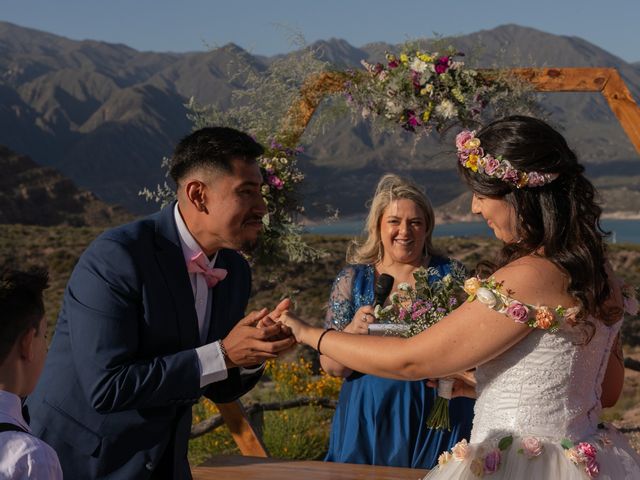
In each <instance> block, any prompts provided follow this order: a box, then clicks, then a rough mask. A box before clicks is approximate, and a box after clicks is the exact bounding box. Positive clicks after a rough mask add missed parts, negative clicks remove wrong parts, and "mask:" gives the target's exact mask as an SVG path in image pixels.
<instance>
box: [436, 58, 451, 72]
mask: <svg viewBox="0 0 640 480" xmlns="http://www.w3.org/2000/svg"><path fill="white" fill-rule="evenodd" d="M435 68H436V73H437V74H438V75H442V74H443V73H445V72H446V71H447V70H449V57H446V56H445V57H440V58H439V59H438V60H437V61H436V67H435Z"/></svg>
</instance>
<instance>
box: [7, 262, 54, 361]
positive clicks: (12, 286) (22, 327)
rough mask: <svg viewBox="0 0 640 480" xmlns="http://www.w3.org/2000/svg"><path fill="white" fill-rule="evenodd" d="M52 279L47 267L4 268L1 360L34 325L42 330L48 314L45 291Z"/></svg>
mask: <svg viewBox="0 0 640 480" xmlns="http://www.w3.org/2000/svg"><path fill="white" fill-rule="evenodd" d="M48 283H49V276H48V274H47V271H46V269H44V268H39V267H34V268H32V269H30V270H27V271H22V270H13V269H4V270H3V271H2V272H0V363H2V362H4V360H5V359H6V358H7V355H8V354H9V352H10V351H11V349H12V348H13V345H14V344H15V343H16V342H17V341H18V340H19V339H20V338H21V336H22V335H23V334H24V333H26V332H27V331H28V330H29V329H30V328H35V330H36V333H39V332H38V330H39V327H40V321H41V320H42V316H43V315H44V302H43V300H42V291H43V290H44V289H45V288H47V287H48Z"/></svg>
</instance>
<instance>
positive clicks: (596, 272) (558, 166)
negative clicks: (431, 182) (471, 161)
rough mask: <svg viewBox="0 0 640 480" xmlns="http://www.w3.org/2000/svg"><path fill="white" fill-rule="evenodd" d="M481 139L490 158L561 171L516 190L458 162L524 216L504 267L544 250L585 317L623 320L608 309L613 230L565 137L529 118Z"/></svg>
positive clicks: (486, 192)
mask: <svg viewBox="0 0 640 480" xmlns="http://www.w3.org/2000/svg"><path fill="white" fill-rule="evenodd" d="M476 137H477V138H478V139H480V142H481V147H482V148H483V150H484V152H485V155H486V154H491V155H492V156H493V157H498V156H502V158H503V159H505V160H508V161H509V162H511V164H512V165H513V167H514V168H516V169H517V170H520V171H523V172H531V171H536V172H539V173H555V174H558V178H557V179H555V180H554V181H552V182H550V183H547V184H546V185H543V186H541V187H523V188H516V187H515V185H512V184H510V183H507V182H504V181H502V180H500V179H497V178H495V177H490V176H488V175H485V174H483V173H477V172H473V171H472V170H471V169H467V168H465V167H463V166H462V165H460V164H459V163H458V168H459V171H460V172H461V174H462V175H463V177H464V179H465V180H466V182H467V183H468V184H469V186H470V187H471V189H472V190H473V191H474V192H475V193H478V194H480V195H483V196H487V197H490V198H501V199H503V200H505V201H507V202H508V203H509V204H511V205H512V206H513V208H514V210H515V214H516V218H517V239H518V241H517V242H513V243H507V244H506V245H505V246H504V247H503V249H502V251H501V253H500V255H499V258H498V262H497V266H498V267H500V266H503V265H505V264H507V263H509V262H511V261H513V260H515V259H517V258H520V257H523V256H526V255H530V254H535V252H538V251H540V250H543V251H544V256H545V258H547V259H549V260H550V261H551V262H553V263H554V264H555V265H557V266H558V267H559V268H560V269H561V270H563V271H565V272H567V273H568V275H569V288H568V291H569V293H570V294H571V295H572V296H573V297H574V298H576V299H578V300H579V301H580V303H581V304H582V306H583V308H584V311H585V313H590V314H592V315H594V316H595V317H596V318H600V319H601V321H603V322H604V323H605V324H611V323H614V322H615V321H616V320H617V319H618V317H617V316H616V313H615V312H613V311H612V310H611V308H606V307H605V305H606V304H607V302H606V300H607V299H608V298H609V295H610V289H609V284H608V278H607V273H606V271H605V262H606V258H605V256H606V245H605V242H604V236H605V235H606V232H605V231H604V230H603V229H602V227H601V226H600V214H601V213H602V209H601V208H600V207H599V206H598V205H597V204H596V202H595V199H594V197H595V189H594V187H593V185H592V184H591V182H590V181H589V180H587V179H586V178H585V176H584V175H583V172H584V167H583V166H582V165H580V163H578V159H577V158H576V155H575V153H573V151H572V150H571V149H570V148H569V146H568V145H567V142H566V141H565V139H564V137H563V136H562V135H560V133H558V132H557V131H555V130H554V129H553V128H552V127H550V126H549V125H547V124H546V123H545V122H543V121H541V120H538V119H535V118H531V117H525V116H511V117H506V118H503V119H500V120H497V121H494V122H493V123H491V124H489V125H487V126H486V127H484V128H483V129H482V130H480V131H479V132H478V133H477V134H476Z"/></svg>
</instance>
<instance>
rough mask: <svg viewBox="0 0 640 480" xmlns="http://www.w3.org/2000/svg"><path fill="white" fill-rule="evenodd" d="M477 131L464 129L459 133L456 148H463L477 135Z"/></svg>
mask: <svg viewBox="0 0 640 480" xmlns="http://www.w3.org/2000/svg"><path fill="white" fill-rule="evenodd" d="M475 134H476V132H471V131H469V130H463V131H462V132H460V133H459V134H458V135H456V148H457V149H458V150H463V149H464V145H465V143H467V142H468V141H469V140H471V139H472V138H474V137H475Z"/></svg>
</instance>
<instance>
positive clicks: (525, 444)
mask: <svg viewBox="0 0 640 480" xmlns="http://www.w3.org/2000/svg"><path fill="white" fill-rule="evenodd" d="M543 450H544V445H542V443H541V442H540V440H538V439H537V438H534V437H525V438H523V439H522V452H523V453H524V454H525V455H526V456H527V458H534V457H539V456H540V455H541V454H542V451H543Z"/></svg>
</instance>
